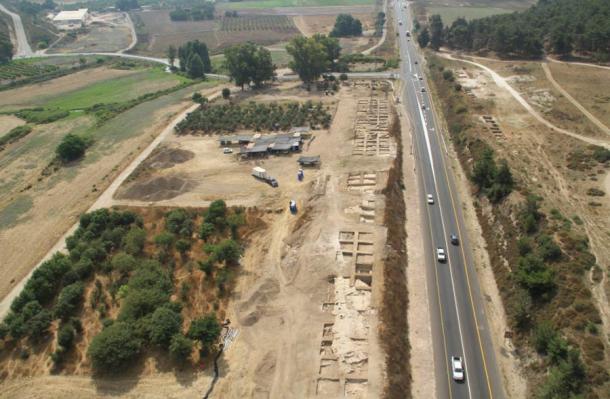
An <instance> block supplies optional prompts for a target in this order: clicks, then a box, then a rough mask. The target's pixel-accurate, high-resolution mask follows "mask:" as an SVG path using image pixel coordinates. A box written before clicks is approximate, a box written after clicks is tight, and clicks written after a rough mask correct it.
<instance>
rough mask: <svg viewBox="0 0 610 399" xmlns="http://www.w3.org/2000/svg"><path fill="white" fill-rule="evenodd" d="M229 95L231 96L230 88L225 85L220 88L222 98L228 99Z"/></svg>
mask: <svg viewBox="0 0 610 399" xmlns="http://www.w3.org/2000/svg"><path fill="white" fill-rule="evenodd" d="M229 97H231V89H229V88H228V87H225V88H224V89H222V98H224V99H225V100H228V99H229Z"/></svg>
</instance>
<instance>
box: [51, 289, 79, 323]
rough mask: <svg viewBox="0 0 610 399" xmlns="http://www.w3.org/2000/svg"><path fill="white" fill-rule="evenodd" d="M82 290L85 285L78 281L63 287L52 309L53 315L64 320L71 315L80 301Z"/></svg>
mask: <svg viewBox="0 0 610 399" xmlns="http://www.w3.org/2000/svg"><path fill="white" fill-rule="evenodd" d="M84 291H85V286H84V284H83V283H82V282H80V281H79V282H76V283H73V284H70V285H68V286H66V287H64V288H63V289H62V290H61V292H60V293H59V298H58V299H57V303H56V304H55V308H54V309H53V313H54V315H55V317H57V318H60V319H63V320H66V319H68V318H69V317H70V316H72V315H73V314H74V312H75V311H76V309H77V308H78V307H79V306H80V304H81V303H82V300H83V292H84Z"/></svg>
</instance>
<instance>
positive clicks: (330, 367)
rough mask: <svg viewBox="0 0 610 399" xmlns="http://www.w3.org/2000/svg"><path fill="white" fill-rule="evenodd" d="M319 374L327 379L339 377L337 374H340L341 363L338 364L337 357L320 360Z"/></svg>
mask: <svg viewBox="0 0 610 399" xmlns="http://www.w3.org/2000/svg"><path fill="white" fill-rule="evenodd" d="M318 374H319V375H320V377H322V378H327V379H332V380H335V379H338V378H337V375H338V374H339V365H338V364H337V359H322V360H320V370H319V371H318Z"/></svg>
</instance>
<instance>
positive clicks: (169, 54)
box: [167, 44, 178, 67]
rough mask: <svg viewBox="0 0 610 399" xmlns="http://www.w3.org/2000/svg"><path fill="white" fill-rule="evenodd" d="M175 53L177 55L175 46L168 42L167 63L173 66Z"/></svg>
mask: <svg viewBox="0 0 610 399" xmlns="http://www.w3.org/2000/svg"><path fill="white" fill-rule="evenodd" d="M176 55H178V51H177V50H176V47H174V46H172V45H171V44H170V46H169V47H168V48H167V59H168V60H169V65H170V66H172V67H173V66H174V62H176Z"/></svg>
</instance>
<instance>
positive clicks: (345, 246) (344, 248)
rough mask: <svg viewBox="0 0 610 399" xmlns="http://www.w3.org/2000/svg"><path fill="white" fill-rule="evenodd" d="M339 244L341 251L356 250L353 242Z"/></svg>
mask: <svg viewBox="0 0 610 399" xmlns="http://www.w3.org/2000/svg"><path fill="white" fill-rule="evenodd" d="M339 245H340V246H341V251H343V252H353V251H354V243H353V242H341V243H340V244H339Z"/></svg>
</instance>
